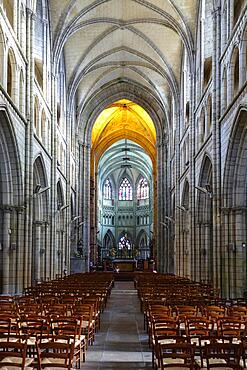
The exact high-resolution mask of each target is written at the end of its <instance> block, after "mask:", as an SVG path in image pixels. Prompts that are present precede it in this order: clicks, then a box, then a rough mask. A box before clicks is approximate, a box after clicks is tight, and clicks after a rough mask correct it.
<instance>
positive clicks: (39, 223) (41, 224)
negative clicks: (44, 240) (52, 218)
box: [33, 220, 45, 226]
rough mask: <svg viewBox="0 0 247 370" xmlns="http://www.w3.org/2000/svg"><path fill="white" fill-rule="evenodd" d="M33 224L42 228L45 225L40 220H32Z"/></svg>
mask: <svg viewBox="0 0 247 370" xmlns="http://www.w3.org/2000/svg"><path fill="white" fill-rule="evenodd" d="M33 224H34V225H35V226H43V225H44V224H45V222H44V221H41V220H34V221H33Z"/></svg>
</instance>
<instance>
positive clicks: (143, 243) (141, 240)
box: [136, 229, 149, 249]
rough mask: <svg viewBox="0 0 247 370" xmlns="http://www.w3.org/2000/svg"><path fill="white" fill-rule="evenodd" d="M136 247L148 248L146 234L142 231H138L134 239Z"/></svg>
mask: <svg viewBox="0 0 247 370" xmlns="http://www.w3.org/2000/svg"><path fill="white" fill-rule="evenodd" d="M136 245H137V247H138V248H139V249H143V248H148V247H149V237H148V235H147V232H146V231H145V230H144V229H142V230H140V231H139V233H138V235H137V238H136Z"/></svg>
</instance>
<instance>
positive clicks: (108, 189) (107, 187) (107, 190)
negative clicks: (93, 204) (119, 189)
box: [104, 179, 112, 199]
mask: <svg viewBox="0 0 247 370" xmlns="http://www.w3.org/2000/svg"><path fill="white" fill-rule="evenodd" d="M104 199H112V186H111V182H110V180H109V179H106V180H105V184H104Z"/></svg>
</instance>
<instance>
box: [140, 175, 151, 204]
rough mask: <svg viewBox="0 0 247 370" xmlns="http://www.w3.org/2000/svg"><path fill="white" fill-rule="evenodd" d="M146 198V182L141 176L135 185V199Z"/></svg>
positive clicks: (147, 195)
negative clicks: (136, 185)
mask: <svg viewBox="0 0 247 370" xmlns="http://www.w3.org/2000/svg"><path fill="white" fill-rule="evenodd" d="M148 198H149V186H148V182H147V180H146V179H144V178H143V177H142V178H141V179H140V181H139V183H138V187H137V199H148Z"/></svg>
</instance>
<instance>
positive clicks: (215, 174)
mask: <svg viewBox="0 0 247 370" xmlns="http://www.w3.org/2000/svg"><path fill="white" fill-rule="evenodd" d="M213 40H214V49H213V74H212V77H213V93H212V142H213V155H212V178H213V185H212V186H213V205H212V209H213V226H214V227H213V250H212V255H213V256H214V260H213V269H212V281H213V282H214V286H215V287H216V288H222V264H221V261H222V245H221V243H222V241H221V132H220V125H219V117H220V103H221V99H220V95H221V78H220V47H221V38H220V3H218V5H217V4H216V8H215V10H214V12H213Z"/></svg>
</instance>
